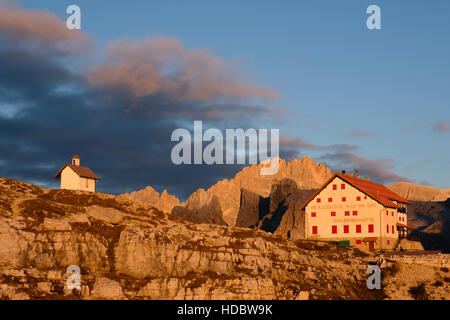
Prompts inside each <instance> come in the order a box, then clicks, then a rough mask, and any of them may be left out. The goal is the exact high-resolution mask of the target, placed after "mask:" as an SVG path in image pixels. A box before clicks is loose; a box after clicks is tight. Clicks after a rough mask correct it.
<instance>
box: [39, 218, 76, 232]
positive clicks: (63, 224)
mask: <svg viewBox="0 0 450 320" xmlns="http://www.w3.org/2000/svg"><path fill="white" fill-rule="evenodd" d="M44 228H45V229H46V230H49V231H71V230H72V227H71V226H70V224H69V222H67V221H65V220H59V219H50V218H45V219H44Z"/></svg>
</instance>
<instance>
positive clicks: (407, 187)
mask: <svg viewBox="0 0 450 320" xmlns="http://www.w3.org/2000/svg"><path fill="white" fill-rule="evenodd" d="M387 188H389V189H391V190H392V191H394V192H395V193H397V194H398V195H400V196H401V197H403V198H405V199H408V200H410V201H445V200H447V199H448V198H450V189H436V188H433V187H429V186H421V185H417V184H413V183H409V182H398V183H395V184H391V185H388V186H387Z"/></svg>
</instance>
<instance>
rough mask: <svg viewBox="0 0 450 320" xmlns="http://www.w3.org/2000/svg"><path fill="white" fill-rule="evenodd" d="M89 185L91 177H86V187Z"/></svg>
mask: <svg viewBox="0 0 450 320" xmlns="http://www.w3.org/2000/svg"><path fill="white" fill-rule="evenodd" d="M88 187H89V179H86V188H88Z"/></svg>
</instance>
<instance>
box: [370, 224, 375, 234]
mask: <svg viewBox="0 0 450 320" xmlns="http://www.w3.org/2000/svg"><path fill="white" fill-rule="evenodd" d="M373 229H374V227H373V224H369V233H373V232H374V231H373Z"/></svg>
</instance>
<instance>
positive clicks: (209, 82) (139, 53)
mask: <svg viewBox="0 0 450 320" xmlns="http://www.w3.org/2000/svg"><path fill="white" fill-rule="evenodd" d="M106 51H107V55H108V59H107V61H106V62H104V63H102V64H100V65H97V66H93V67H91V68H90V69H89V71H88V80H89V83H90V84H91V85H93V86H95V87H98V88H115V89H117V90H122V91H123V92H125V93H128V94H130V95H131V96H133V97H136V98H141V97H145V96H149V95H156V94H158V95H161V96H164V97H166V99H170V100H171V101H173V102H179V101H192V102H202V103H205V102H208V103H209V102H217V101H235V100H246V101H251V100H254V99H263V100H271V99H274V98H275V97H277V92H276V90H274V89H272V88H265V87H261V86H258V85H253V84H251V83H249V82H248V81H247V80H245V79H243V78H242V76H241V75H240V74H239V73H238V72H236V71H235V70H233V69H232V68H230V67H229V66H227V65H226V64H225V63H224V61H223V60H221V59H219V58H217V57H215V56H213V55H212V54H211V53H209V52H208V51H207V50H205V49H186V48H184V46H183V45H182V43H181V42H180V41H179V40H178V39H175V38H149V39H143V40H138V41H133V42H129V41H125V40H117V41H114V42H112V43H110V44H109V45H108V46H107V50H106Z"/></svg>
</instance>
